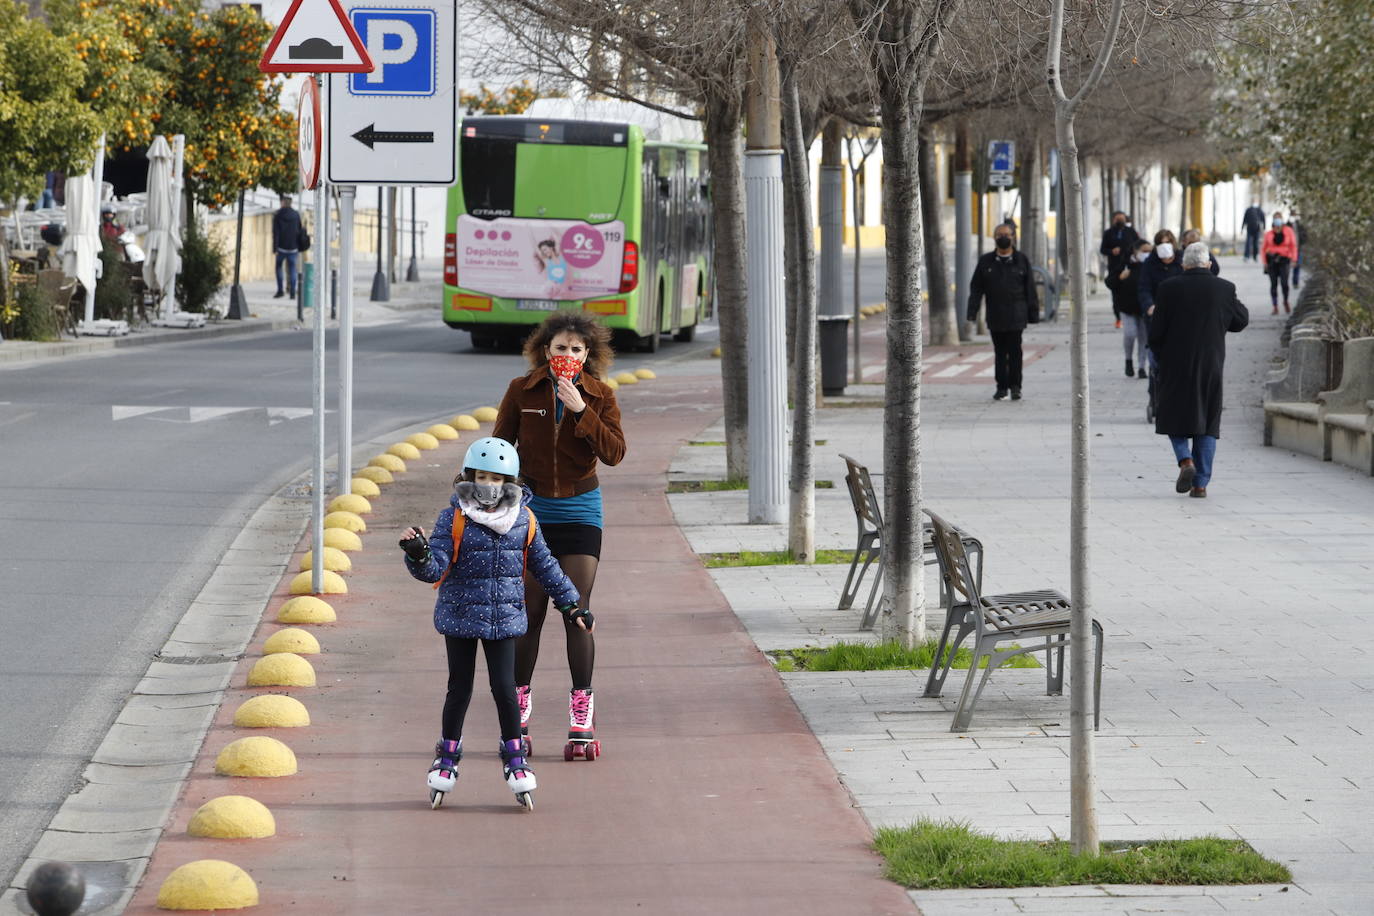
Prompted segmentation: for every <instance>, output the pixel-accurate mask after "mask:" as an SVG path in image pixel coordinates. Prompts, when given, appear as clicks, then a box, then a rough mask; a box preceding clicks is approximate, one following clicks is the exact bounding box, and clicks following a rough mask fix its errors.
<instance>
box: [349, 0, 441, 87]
mask: <svg viewBox="0 0 1374 916" xmlns="http://www.w3.org/2000/svg"><path fill="white" fill-rule="evenodd" d="M349 18H350V20H351V21H352V23H353V28H355V29H357V31H358V36H359V37H360V38H361V39H362V41H363V44H364V46H366V48H367V53H368V56H369V57H371V58H372V62H373V63H374V64H376V69H375V70H373V71H372V72H371V73H355V74H353V75H352V76H351V77H350V78H349V81H348V94H349V95H382V96H423V95H434V92H435V86H436V83H437V79H436V74H437V70H438V67H439V55H438V22H439V17H438V14H437V12H436V11H435V10H433V9H417V8H414V7H408V8H405V9H376V8H368V7H361V8H358V9H354V10H351V11H350V13H349Z"/></svg>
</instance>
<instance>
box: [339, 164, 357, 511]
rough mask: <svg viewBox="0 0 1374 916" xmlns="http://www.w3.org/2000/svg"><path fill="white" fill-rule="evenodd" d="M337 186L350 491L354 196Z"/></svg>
mask: <svg viewBox="0 0 1374 916" xmlns="http://www.w3.org/2000/svg"><path fill="white" fill-rule="evenodd" d="M356 191H357V189H356V188H354V187H353V186H352V185H342V186H340V188H339V492H340V493H351V492H353V200H354V195H355V193H356Z"/></svg>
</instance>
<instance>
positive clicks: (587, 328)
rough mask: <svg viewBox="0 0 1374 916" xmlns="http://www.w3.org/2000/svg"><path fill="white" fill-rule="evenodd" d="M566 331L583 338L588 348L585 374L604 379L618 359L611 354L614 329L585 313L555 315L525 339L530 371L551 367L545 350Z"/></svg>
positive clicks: (545, 320)
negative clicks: (612, 331)
mask: <svg viewBox="0 0 1374 916" xmlns="http://www.w3.org/2000/svg"><path fill="white" fill-rule="evenodd" d="M564 331H568V332H570V333H572V334H576V335H577V336H578V337H580V338H582V342H583V344H585V345H586V347H587V359H586V361H585V362H584V363H583V364H582V367H583V370H584V371H586V372H589V373H591V374H592V375H594V376H596V377H597V378H602V379H604V378H605V377H606V373H607V372H608V371H610V368H611V361H612V360H613V359H614V358H615V354H614V352H613V351H612V350H611V329H610V328H608V327H606V326H605V325H604V324H602V323H601V322H600V321H597V320H596V319H595V318H593V317H592V316H591V315H588V314H586V313H585V312H571V311H569V312H554V313H553V314H552V315H550V316H549V317H547V318H545V319H544V321H543V323H541V324H540V325H539V326H538V327H536V328H535V329H534V330H533V331H531V332H530V336H529V337H527V338H526V339H525V359H526V360H528V361H529V364H530V367H531V368H533V369H538V368H541V367H544V366H547V365H548V364H549V360H548V357H546V356H545V355H544V350H545V348H547V347H548V346H549V344H551V343H553V339H554V338H555V337H557V336H558V335H559V334H561V333H563V332H564Z"/></svg>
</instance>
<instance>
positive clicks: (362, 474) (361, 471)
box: [353, 455, 404, 486]
mask: <svg viewBox="0 0 1374 916" xmlns="http://www.w3.org/2000/svg"><path fill="white" fill-rule="evenodd" d="M387 457H388V458H396V456H395V455H387ZM373 460H376V459H373ZM396 460H397V461H400V460H401V459H400V458H396ZM402 463H403V464H404V462H402ZM360 478H361V479H362V480H370V481H372V482H373V483H375V484H377V485H378V486H380V485H381V484H384V483H395V482H396V478H395V477H392V476H391V472H390V471H388V470H387V469H386V468H379V467H377V466H375V465H371V464H369V465H368V466H367V467H365V468H358V470H356V471H354V472H353V479H354V480H358V479H360Z"/></svg>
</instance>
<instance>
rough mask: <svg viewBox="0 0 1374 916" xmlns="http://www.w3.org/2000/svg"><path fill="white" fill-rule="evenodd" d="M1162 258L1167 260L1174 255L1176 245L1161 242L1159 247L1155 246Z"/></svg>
mask: <svg viewBox="0 0 1374 916" xmlns="http://www.w3.org/2000/svg"><path fill="white" fill-rule="evenodd" d="M1155 251H1156V252H1157V253H1158V254H1159V257H1160V259H1161V260H1164V261H1167V260H1169V259H1170V258H1172V257H1173V256H1174V246H1173V245H1170V244H1169V243H1168V242H1160V243H1159V247H1157V248H1155Z"/></svg>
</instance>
